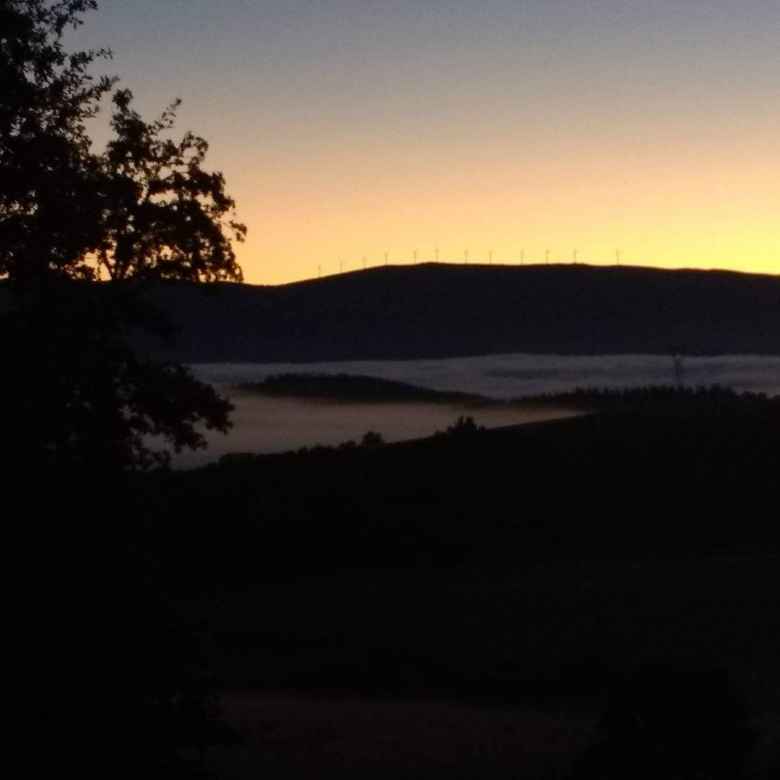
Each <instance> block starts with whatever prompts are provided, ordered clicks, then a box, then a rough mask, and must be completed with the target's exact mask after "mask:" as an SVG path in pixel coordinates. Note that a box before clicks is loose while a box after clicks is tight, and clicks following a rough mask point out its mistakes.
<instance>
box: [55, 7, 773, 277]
mask: <svg viewBox="0 0 780 780" xmlns="http://www.w3.org/2000/svg"><path fill="white" fill-rule="evenodd" d="M99 5H100V10H99V11H98V12H96V13H91V14H88V15H87V16H86V18H85V25H84V26H83V27H82V28H80V29H79V30H78V32H76V33H74V34H71V35H70V37H69V39H68V41H67V43H68V45H69V47H79V48H84V47H98V46H106V47H110V48H111V49H112V50H113V52H114V59H113V62H111V63H110V66H109V68H108V70H109V71H110V72H112V73H116V74H117V75H119V76H120V77H121V80H122V84H123V86H126V87H129V88H130V89H132V91H133V92H134V94H135V95H136V98H137V108H139V110H141V112H142V113H143V114H144V116H146V117H147V118H148V119H151V118H152V117H153V116H155V115H156V114H158V113H159V112H160V111H161V110H162V109H163V108H164V107H165V106H166V105H167V104H168V103H169V102H170V101H171V100H173V99H174V98H181V99H182V100H183V105H182V107H181V109H180V111H179V122H178V125H177V127H178V129H179V130H181V131H182V132H183V131H185V130H192V131H194V132H196V133H198V134H200V135H202V136H204V137H205V138H206V139H207V140H208V141H209V143H210V152H209V157H208V160H207V162H208V164H209V166H210V167H211V168H212V169H216V170H221V171H222V172H223V173H224V174H225V177H226V180H227V184H228V191H229V192H230V194H231V195H232V196H233V197H234V198H235V199H236V201H237V203H238V216H239V218H240V219H241V220H242V221H243V222H245V223H246V224H247V226H248V228H249V235H248V238H247V241H246V243H245V244H243V245H240V246H238V247H237V254H238V258H239V262H240V264H241V265H242V267H243V269H244V276H245V279H246V281H248V282H251V283H254V284H280V283H286V282H290V281H295V280H299V279H304V278H309V277H314V276H317V275H318V274H322V275H326V274H331V273H336V272H338V271H339V270H344V271H350V270H355V269H357V268H362V267H363V265H364V264H365V265H366V266H373V265H380V264H383V263H384V262H385V257H387V260H388V261H389V262H390V263H408V262H412V261H413V260H414V258H415V256H416V257H417V259H418V260H420V261H423V260H434V259H436V258H437V257H438V258H439V259H440V260H442V261H443V260H449V261H456V262H465V261H467V260H468V261H469V262H479V261H483V262H487V261H489V260H490V259H491V257H492V260H493V262H496V263H518V262H521V261H525V262H544V261H545V259H546V258H548V257H549V259H550V261H551V262H557V261H563V262H570V261H572V260H574V259H576V260H579V261H581V262H591V263H595V264H605V265H606V264H613V263H615V262H616V261H617V258H618V254H617V253H618V251H619V252H620V256H619V257H620V261H621V262H622V263H625V264H637V265H652V266H659V267H702V268H731V269H736V270H743V271H756V272H766V273H780V49H779V48H778V39H779V38H780V2H778V0H711V1H708V0H677V1H676V2H673V1H672V0H587V1H586V0H479V2H477V1H476V0H320V1H319V2H315V1H314V0H279V1H278V2H268V1H267V0H220V2H216V1H215V0H133V1H132V2H129V1H128V0H99ZM99 135H100V133H99V132H98V133H97V137H99ZM491 253H492V254H491ZM575 253H576V254H575Z"/></svg>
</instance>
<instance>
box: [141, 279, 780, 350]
mask: <svg viewBox="0 0 780 780" xmlns="http://www.w3.org/2000/svg"><path fill="white" fill-rule="evenodd" d="M153 298H154V300H155V302H156V303H157V304H158V305H159V306H160V307H161V308H162V309H163V310H164V311H165V312H167V313H168V314H169V315H170V317H171V318H172V320H173V322H174V323H175V325H176V326H177V328H178V329H179V335H178V337H177V339H176V341H175V342H173V343H171V344H168V345H166V346H162V345H161V344H160V343H159V342H153V341H151V340H150V339H148V338H146V337H143V338H141V339H140V343H142V344H143V346H144V347H145V348H147V349H149V350H151V351H153V352H155V353H156V354H157V355H159V356H164V357H167V358H172V359H176V360H182V361H186V362H222V361H226V362H278V361H284V362H288V361H289V362H305V361H317V360H323V361H325V360H355V359H411V358H435V357H456V356H464V355H478V354H500V353H511V352H526V353H557V354H573V355H587V354H600V353H613V354H614V353H637V354H668V353H669V352H671V351H679V352H682V353H685V354H738V353H748V354H767V355H776V354H780V276H769V275H754V274H743V273H734V272H723V271H698V270H675V271H670V270H660V269H652V268H640V267H620V268H618V267H611V268H609V267H607V268H605V267H593V266H586V265H553V266H539V265H537V266H485V265H481V266H479V265H468V266H466V265H464V266H455V265H444V264H422V265H417V266H404V267H399V266H395V267H394V266H389V267H385V268H374V269H369V270H367V271H357V272H353V273H346V274H340V275H338V276H331V277H326V278H323V279H316V280H309V281H305V282H298V283H294V284H288V285H282V286H277V287H264V286H251V285H238V284H221V285H210V286H208V287H205V286H198V285H193V284H184V283H170V284H166V285H164V286H161V287H159V288H158V289H156V290H155V291H154V293H153Z"/></svg>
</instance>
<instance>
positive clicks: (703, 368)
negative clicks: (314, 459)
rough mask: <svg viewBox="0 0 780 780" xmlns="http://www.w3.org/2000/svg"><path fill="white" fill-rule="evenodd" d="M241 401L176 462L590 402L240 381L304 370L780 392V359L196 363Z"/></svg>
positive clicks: (550, 414)
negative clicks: (252, 387)
mask: <svg viewBox="0 0 780 780" xmlns="http://www.w3.org/2000/svg"><path fill="white" fill-rule="evenodd" d="M192 370H193V372H194V373H195V375H196V376H197V377H198V378H199V379H202V380H203V381H206V382H209V383H211V384H213V385H215V386H216V387H217V388H218V389H219V390H220V392H222V393H223V394H225V395H227V396H228V397H229V398H230V400H231V402H232V403H233V404H234V406H235V411H234V412H233V416H232V420H233V428H232V429H231V430H230V432H229V433H228V434H227V435H224V434H221V433H216V432H207V439H208V445H209V446H208V448H207V449H205V450H199V451H195V452H192V451H184V452H182V453H180V454H178V455H176V456H175V458H174V465H175V466H176V467H179V468H190V467H194V466H198V465H202V464H204V463H208V462H211V461H213V460H216V459H217V458H219V457H220V456H222V455H224V454H227V453H231V452H257V453H272V452H284V451H287V450H293V449H298V448H301V447H308V446H314V445H327V446H334V445H338V444H341V443H343V442H345V441H349V440H353V441H359V440H360V439H361V438H362V436H363V435H364V434H365V433H367V432H368V431H374V432H376V433H379V434H380V435H381V436H382V438H383V439H384V440H385V441H388V442H393V441H401V440H405V439H415V438H423V437H425V436H430V435H432V434H433V433H434V432H436V431H437V430H445V429H446V428H447V427H448V426H450V425H452V424H453V423H454V422H455V421H456V420H457V418H458V417H459V416H461V415H468V416H471V417H473V418H474V420H475V422H476V423H477V424H478V425H482V426H485V427H487V428H494V427H501V426H505V425H518V424H523V423H529V422H540V421H543V420H550V419H558V418H563V417H567V416H570V415H572V414H579V413H581V411H582V410H575V409H571V408H567V407H566V406H563V405H562V406H559V407H556V406H555V405H545V406H538V405H534V404H512V405H507V406H503V405H500V404H483V405H477V406H475V405H474V404H470V405H469V404H464V403H457V402H455V401H453V402H449V403H432V402H423V401H421V402H405V403H393V402H387V403H381V404H378V403H371V402H359V403H355V402H348V401H339V402H333V401H330V400H312V399H301V398H296V397H292V396H290V397H267V396H266V397H261V396H258V395H256V394H253V393H250V392H247V391H245V390H241V389H239V385H242V384H245V383H250V382H260V381H262V380H264V379H266V378H268V377H271V376H275V375H278V374H283V373H286V372H295V373H296V374H314V375H320V374H324V375H335V374H342V373H344V374H350V375H360V376H371V377H377V378H379V379H386V380H393V381H400V382H405V383H408V384H410V385H414V386H416V387H420V388H427V389H431V390H437V391H441V392H454V393H469V394H475V395H479V396H484V397H485V398H486V399H491V400H495V401H509V400H512V399H521V398H528V397H535V396H541V395H556V394H559V393H566V392H570V391H572V390H574V389H576V388H622V387H627V388H630V387H643V386H660V385H672V384H676V383H684V384H685V385H686V386H689V387H700V386H701V387H709V386H712V385H720V386H723V387H728V388H732V389H734V390H737V391H749V392H755V393H765V394H767V395H770V396H771V395H776V394H780V358H778V357H766V356H751V355H747V356H745V355H730V356H719V357H684V358H678V359H677V363H676V364H675V360H674V359H673V358H672V357H671V356H668V355H602V356H574V357H572V356H563V355H489V356H478V357H464V358H449V359H437V360H398V361H347V362H338V363H324V362H322V363H305V364H292V363H267V364H258V363H246V364H229V363H212V364H197V365H194V366H192Z"/></svg>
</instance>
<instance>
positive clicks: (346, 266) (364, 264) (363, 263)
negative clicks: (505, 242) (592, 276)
mask: <svg viewBox="0 0 780 780" xmlns="http://www.w3.org/2000/svg"><path fill="white" fill-rule="evenodd" d="M579 258H580V253H579V250H578V249H575V250H574V251H573V252H572V255H571V260H569V261H567V260H562V259H560V258H559V259H556V260H551V252H550V250H549V249H546V250H545V252H544V263H545V264H546V265H549V264H550V263H551V262H552V263H565V262H572V263H575V264H576V263H579V262H580V259H579ZM493 259H494V252H493V250H492V249H491V250H490V251H489V252H488V254H487V264H488V265H493ZM433 261H434V262H436V263H439V262H442V260H441V256H440V252H439V247H436V248H435V250H434V255H433ZM401 262H403V263H408V262H411V263H413V264H414V265H416V264H417V263H418V262H420V259H419V252H418V251H417V250H416V249H415V250H414V252H413V253H412V259H411V261H410V260H405V261H401ZM424 262H430V260H428V261H424ZM444 262H446V263H455V262H461V263H463V264H465V265H468V264H469V263H480V262H482V263H485V260H481V261H480V260H478V259H475V258H472V256H471V252H470V250H468V249H464V250H463V256H462V257H461V258H458V259H457V260H451V259H450V260H447V259H445V260H444ZM528 262H531V263H533V262H534V260H533V259H530V258H529V260H528ZM537 262H541V260H539V261H537ZM624 262H625V258H624V255H623V250H621V249H616V250H615V263H616V264H617V265H623V263H624ZM525 263H526V253H525V250H524V249H522V250H521V251H520V257H519V263H518V261H517V260H511V261H509V262H508V263H507V264H508V265H518V264H519V265H524V264H525ZM370 265H371V267H378V266H380V265H390V253H389V252H385V253H384V263H371V264H370ZM338 267H339V271H338V272H339V273H340V274H341V273H344V272H345V271H349V270H357V269H360V268H363V269H366V268H368V267H369V262H368V258H367V256H366V255H363V257H362V258H361V260H360V262H359V263H355V262H352V263H345V262H344V260H343V259H341V258H340V259H339V261H338ZM322 275H323V267H322V266H321V265H318V266H317V276H322Z"/></svg>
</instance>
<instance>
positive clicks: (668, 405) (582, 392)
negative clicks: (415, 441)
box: [514, 385, 780, 416]
mask: <svg viewBox="0 0 780 780" xmlns="http://www.w3.org/2000/svg"><path fill="white" fill-rule="evenodd" d="M514 403H542V404H546V405H552V406H565V407H568V408H571V407H573V408H576V409H584V410H591V411H599V412H616V411H617V412H622V413H626V412H635V413H644V414H653V415H664V416H667V415H670V414H672V415H678V416H679V415H680V414H684V415H687V414H697V415H698V414H718V413H721V412H729V413H733V414H747V413H751V414H768V415H770V416H771V415H772V414H773V413H774V414H777V413H778V410H780V396H775V397H771V396H767V395H766V394H765V393H752V392H749V391H737V390H734V389H732V388H730V387H725V386H723V385H697V386H689V385H688V386H685V385H683V386H677V385H645V386H643V387H619V388H603V387H578V388H575V389H574V390H571V391H568V392H560V393H544V394H541V395H532V396H524V397H522V398H518V399H516V400H515V401H514Z"/></svg>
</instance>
